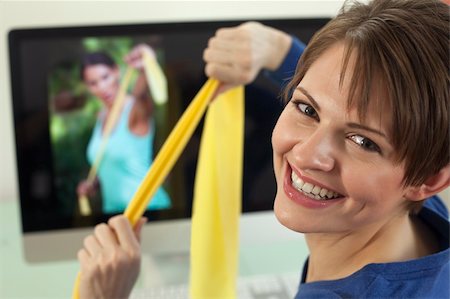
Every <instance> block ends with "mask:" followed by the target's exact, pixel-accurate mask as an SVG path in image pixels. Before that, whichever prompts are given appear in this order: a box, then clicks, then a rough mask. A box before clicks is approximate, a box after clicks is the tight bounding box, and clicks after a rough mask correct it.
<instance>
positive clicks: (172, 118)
mask: <svg viewBox="0 0 450 299" xmlns="http://www.w3.org/2000/svg"><path fill="white" fill-rule="evenodd" d="M328 20H329V19H327V18H315V19H296V20H293V19H278V20H259V21H261V22H263V23H265V24H267V25H269V26H273V27H276V28H279V29H281V30H284V31H286V32H288V33H291V34H292V35H294V36H297V37H298V38H300V39H301V40H303V41H304V42H308V40H309V39H310V38H311V36H312V35H313V34H314V33H315V32H316V31H317V30H318V29H319V28H321V27H322V26H323V25H324V24H325V23H326V22H327V21H328ZM240 23H242V21H223V22H219V21H218V22H211V21H208V22H187V23H158V24H156V23H152V24H126V25H111V26H86V27H59V28H56V27H52V28H28V29H27V28H25V29H17V30H12V31H11V32H10V33H9V55H10V70H11V84H12V107H13V113H14V132H15V141H16V157H17V167H18V170H17V173H18V182H19V184H18V185H19V194H20V214H21V224H22V232H23V237H24V238H23V240H24V243H23V244H24V253H25V258H26V260H27V261H29V262H42V261H49V260H66V259H75V258H76V251H77V250H78V249H79V248H80V247H81V244H82V239H83V238H84V237H85V236H86V235H87V234H88V233H90V232H91V231H92V227H93V226H94V225H96V224H97V223H99V222H102V221H106V220H107V219H108V218H109V217H111V216H112V215H114V214H115V212H105V211H104V210H103V209H102V206H103V201H105V199H104V198H102V196H103V194H104V192H103V191H104V190H103V191H100V193H99V195H98V196H97V197H95V198H94V199H91V205H92V214H91V215H89V216H83V215H81V214H80V211H79V210H78V205H77V202H78V200H77V199H78V196H77V193H76V189H77V186H78V183H79V182H80V181H81V180H83V179H85V178H86V177H87V175H88V171H89V169H90V164H89V163H88V162H87V159H86V151H87V147H88V143H89V140H90V138H91V134H92V131H93V129H94V126H95V123H96V118H97V116H98V113H99V111H100V110H101V103H100V102H99V101H98V100H96V99H95V98H94V97H93V96H92V95H91V94H90V93H89V92H88V89H87V88H86V86H85V85H84V84H83V82H82V80H81V79H80V59H81V57H82V56H83V55H84V54H85V53H88V52H96V51H101V52H105V53H107V54H108V55H110V56H111V57H112V58H113V59H114V60H115V61H116V62H117V64H118V66H119V68H120V70H121V72H122V73H123V70H124V68H125V65H124V63H123V62H122V60H121V59H122V57H123V55H124V54H125V53H127V52H128V51H129V50H130V49H131V48H132V47H133V46H134V45H137V44H139V43H145V44H148V45H150V46H151V47H152V48H153V49H154V50H155V53H156V57H157V59H158V62H159V64H160V65H161V67H162V69H163V70H164V74H165V76H166V78H167V82H168V90H169V93H168V95H169V97H168V101H167V103H165V104H161V105H156V104H155V105H154V106H153V114H152V115H153V117H154V121H153V122H152V123H153V124H154V128H155V138H154V141H153V142H152V143H151V144H148V146H149V147H153V149H154V154H153V155H156V153H157V152H158V149H159V148H160V147H161V145H162V143H163V142H164V140H165V138H166V137H167V135H168V133H169V132H170V130H171V129H172V127H173V125H174V124H175V122H176V121H177V120H178V118H179V117H180V115H181V113H182V112H183V111H184V109H185V108H186V107H187V106H188V104H189V102H190V101H191V100H192V99H193V97H194V95H195V94H196V92H197V91H198V90H199V89H200V87H201V86H202V85H203V83H204V82H205V81H206V79H207V78H206V77H205V75H204V71H203V68H204V63H203V61H202V53H203V49H204V48H205V46H206V45H207V42H208V39H209V38H210V37H211V36H213V35H214V33H215V31H216V29H218V28H220V27H230V26H234V25H237V24H240ZM279 95H280V90H279V86H277V85H276V84H274V83H273V82H271V81H270V79H268V78H266V77H265V76H264V75H260V76H259V77H258V78H257V80H256V81H255V82H254V83H252V84H250V85H248V86H246V87H245V98H246V105H245V111H246V112H245V140H244V147H245V148H244V176H243V203H242V207H243V213H244V214H243V215H244V216H243V217H242V225H241V228H242V232H241V240H242V241H241V242H243V243H244V244H245V242H253V241H255V240H258V239H261V240H263V239H264V238H265V235H264V234H261V235H258V233H255V232H256V231H257V229H258V228H259V230H261V227H262V226H264V225H268V226H271V227H272V226H273V223H275V222H276V220H275V218H274V216H270V217H271V218H270V219H271V220H270V221H269V222H267V215H268V214H270V215H272V212H271V210H272V205H273V200H274V195H275V191H276V186H275V179H274V176H273V172H272V150H271V142H270V138H271V132H272V129H273V127H274V124H275V122H276V120H277V118H278V115H279V113H280V112H281V110H282V108H283V104H282V103H281V100H280V98H279ZM201 129H202V125H201V124H200V125H199V128H198V129H197V130H196V131H195V133H194V135H193V137H192V138H191V140H190V141H189V143H188V145H187V146H186V148H185V150H184V152H183V154H182V156H181V157H180V159H179V161H178V162H177V164H176V165H175V167H174V168H173V170H172V172H171V173H170V175H169V176H168V178H167V180H166V181H165V183H164V185H163V186H162V188H164V189H165V191H166V193H167V194H168V196H169V198H170V202H171V205H170V207H165V208H161V209H148V210H147V211H146V213H145V215H146V216H147V217H148V218H149V223H148V224H147V225H146V226H145V228H144V238H143V251H144V252H147V253H151V254H158V253H170V252H173V253H175V252H179V251H183V252H188V250H189V236H190V219H189V218H190V215H191V206H192V193H193V184H194V178H195V168H196V161H197V155H198V145H199V139H200V135H201ZM152 158H153V157H152ZM119 212H120V211H117V213H119ZM272 229H273V228H272ZM283 232H284V230H283V229H280V231H279V232H276V234H277V238H283V236H285V237H286V238H291V235H290V234H289V233H287V234H284V233H283ZM49 244H51V246H49Z"/></svg>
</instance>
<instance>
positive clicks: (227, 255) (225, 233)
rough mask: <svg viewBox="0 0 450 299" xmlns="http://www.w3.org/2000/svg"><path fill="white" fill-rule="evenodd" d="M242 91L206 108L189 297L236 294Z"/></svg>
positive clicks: (226, 298) (199, 298)
mask: <svg viewBox="0 0 450 299" xmlns="http://www.w3.org/2000/svg"><path fill="white" fill-rule="evenodd" d="M243 94H244V91H243V87H238V88H235V89H233V90H231V91H228V92H227V93H225V94H222V95H221V96H219V97H218V98H217V99H215V100H214V102H212V103H211V105H210V107H209V109H208V112H207V114H206V120H205V126H204V129H203V135H202V140H201V145H200V153H199V161H198V164H197V173H196V176H195V188H194V207H193V215H192V231H191V260H190V265H191V268H190V296H191V297H190V298H191V299H204V298H214V299H231V298H236V277H237V273H238V258H239V256H238V252H239V250H238V249H239V234H238V232H239V215H240V213H241V197H242V164H243V146H244V145H243V143H244V141H243V134H244V100H243V98H244V95H243Z"/></svg>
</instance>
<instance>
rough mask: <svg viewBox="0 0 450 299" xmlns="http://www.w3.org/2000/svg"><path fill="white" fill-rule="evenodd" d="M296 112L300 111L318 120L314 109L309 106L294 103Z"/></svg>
mask: <svg viewBox="0 0 450 299" xmlns="http://www.w3.org/2000/svg"><path fill="white" fill-rule="evenodd" d="M296 105H297V107H298V110H300V111H301V112H302V113H303V114H305V115H307V116H309V117H312V118H315V119H319V115H318V114H317V111H316V109H314V108H313V107H312V106H311V105H308V104H305V103H301V102H300V103H296Z"/></svg>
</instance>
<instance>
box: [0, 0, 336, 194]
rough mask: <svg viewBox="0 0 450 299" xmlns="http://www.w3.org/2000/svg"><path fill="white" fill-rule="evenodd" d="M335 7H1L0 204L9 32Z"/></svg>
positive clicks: (9, 133)
mask: <svg viewBox="0 0 450 299" xmlns="http://www.w3.org/2000/svg"><path fill="white" fill-rule="evenodd" d="M341 3H342V1H341V0H335V1H290V2H283V1H276V2H275V1H238V2H237V1H236V2H235V1H203V2H199V1H183V2H181V1H164V2H163V1H138V2H131V1H127V2H125V1H76V2H74V1H57V2H50V1H0V78H1V79H0V140H1V145H0V161H1V162H0V163H1V164H0V165H1V166H0V167H1V170H0V201H5V200H15V199H16V198H17V196H18V195H17V194H18V191H17V182H16V164H15V145H14V135H13V128H12V126H13V120H12V114H11V111H12V107H11V86H10V77H9V75H10V74H9V61H8V55H9V54H8V48H7V35H8V32H9V31H10V30H11V29H13V28H30V27H49V26H71V25H78V26H79V25H90V24H125V23H128V24H133V23H152V22H164V21H191V20H216V19H222V20H226V19H242V20H250V19H257V18H288V17H307V16H332V15H335V14H336V12H337V10H338V9H339V7H340V6H341Z"/></svg>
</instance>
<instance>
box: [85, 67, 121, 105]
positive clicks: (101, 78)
mask: <svg viewBox="0 0 450 299" xmlns="http://www.w3.org/2000/svg"><path fill="white" fill-rule="evenodd" d="M84 82H85V83H86V85H87V87H88V89H89V91H90V92H91V93H92V94H93V95H95V96H96V97H98V98H99V99H100V100H101V101H102V102H103V103H104V104H105V105H106V106H108V107H110V106H111V105H112V103H113V102H114V99H115V97H116V94H117V92H118V90H119V70H118V68H117V67H110V66H108V65H105V64H94V65H90V66H87V67H86V68H85V69H84Z"/></svg>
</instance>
